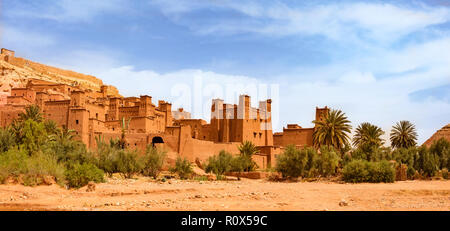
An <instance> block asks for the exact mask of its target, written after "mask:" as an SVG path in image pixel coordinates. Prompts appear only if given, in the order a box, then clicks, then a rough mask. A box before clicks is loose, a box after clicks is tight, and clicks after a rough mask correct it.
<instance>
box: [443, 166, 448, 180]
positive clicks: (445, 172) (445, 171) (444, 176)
mask: <svg viewBox="0 0 450 231" xmlns="http://www.w3.org/2000/svg"><path fill="white" fill-rule="evenodd" d="M442 178H444V179H446V180H448V169H446V168H444V169H442Z"/></svg>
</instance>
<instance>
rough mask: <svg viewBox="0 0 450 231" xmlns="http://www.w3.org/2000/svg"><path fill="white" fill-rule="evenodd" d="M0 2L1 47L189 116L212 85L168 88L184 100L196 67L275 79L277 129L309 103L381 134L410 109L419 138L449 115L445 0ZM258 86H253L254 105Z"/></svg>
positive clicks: (243, 79)
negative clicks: (342, 114)
mask: <svg viewBox="0 0 450 231" xmlns="http://www.w3.org/2000/svg"><path fill="white" fill-rule="evenodd" d="M299 2H301V3H299ZM0 7H1V8H0V10H1V11H2V13H1V14H0V17H1V37H0V38H1V40H0V42H1V46H2V47H6V48H9V49H13V50H15V51H16V54H17V56H22V57H26V58H29V59H32V60H35V61H39V62H42V63H46V64H50V65H55V66H58V67H62V68H68V69H73V70H76V71H79V72H82V73H87V74H93V75H95V76H97V77H99V78H101V79H103V81H104V82H105V83H107V84H112V85H115V86H117V87H118V88H119V90H120V91H121V92H122V93H123V94H124V95H126V96H131V95H139V94H149V95H152V96H153V97H154V102H156V100H158V99H166V100H169V101H171V102H172V103H173V104H174V107H178V106H183V107H185V108H186V109H187V110H190V111H192V112H193V113H194V115H195V116H197V117H202V118H205V119H207V118H208V116H209V110H208V107H209V104H208V103H210V98H213V97H214V96H217V94H216V93H213V94H210V95H207V96H203V95H202V96H201V97H199V98H197V100H201V101H203V102H204V105H202V106H198V105H197V106H196V105H195V103H189V102H188V101H189V100H186V99H185V98H186V97H180V96H179V94H178V93H179V91H182V90H180V89H185V88H184V87H186V86H190V87H191V90H190V91H189V92H190V93H189V96H191V97H190V98H191V99H194V98H195V94H196V90H195V88H194V87H193V85H195V81H196V80H195V79H196V78H201V79H202V81H203V82H204V84H203V86H205V85H206V86H209V85H211V84H213V85H214V86H229V85H231V86H233V85H236V84H244V85H245V84H278V86H279V92H278V95H279V97H278V100H276V101H275V102H277V105H276V107H278V108H277V110H279V113H278V118H277V121H275V123H274V130H276V131H279V130H281V129H282V127H283V126H285V125H286V124H287V123H299V124H300V125H301V126H303V127H310V126H312V124H311V121H312V119H313V118H314V109H315V107H316V106H320V107H322V106H325V105H328V106H329V107H332V108H337V109H341V110H343V111H344V112H346V114H347V115H348V117H349V119H350V120H351V121H352V122H353V126H354V127H356V126H357V125H358V124H359V123H361V122H366V121H367V122H371V123H374V124H376V125H378V126H381V127H382V128H383V129H384V130H385V132H386V136H385V137H386V138H387V134H388V133H389V131H390V127H391V126H392V125H393V124H394V123H395V122H396V121H399V120H410V121H412V122H413V123H415V124H416V126H417V129H418V131H419V141H420V143H422V142H424V141H425V140H426V139H427V138H428V137H429V136H431V135H432V134H433V133H434V131H436V130H437V129H439V128H441V127H443V126H444V125H446V124H448V123H450V120H449V118H450V52H449V51H450V4H449V3H448V1H443V0H430V1H366V2H364V1H261V0H260V1H237V0H236V1H206V0H205V1H196V0H191V1H183V0H174V1H170V0H160V1H159V0H157V1H127V0H110V1H100V0H99V1H90V0H78V1H69V0H59V1H56V0H43V1H31V0H30V1H28V0H23V1H2V3H1V6H0ZM180 83H181V86H180V87H179V88H175V89H174V87H173V86H175V85H177V86H179V85H180ZM208 84H209V85H208ZM206 88H207V89H202V92H203V93H204V92H210V91H212V90H211V89H210V88H209V87H206ZM192 89H194V90H192ZM212 89H214V88H212ZM215 94H216V95H215ZM271 94H272V93H269V95H271ZM274 95H275V94H274ZM219 96H220V94H219ZM263 96H264V94H261V95H258V96H254V100H255V101H254V103H255V104H254V105H255V106H256V99H257V98H260V99H263V98H264V97H263ZM188 98H189V97H188ZM229 100H231V101H233V100H235V99H234V98H230V99H229ZM234 103H236V102H234ZM196 107H200V110H197V109H198V108H196Z"/></svg>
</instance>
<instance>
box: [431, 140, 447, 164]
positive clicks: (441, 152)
mask: <svg viewBox="0 0 450 231" xmlns="http://www.w3.org/2000/svg"><path fill="white" fill-rule="evenodd" d="M429 150H430V152H431V153H433V154H434V155H435V156H436V158H437V159H438V160H439V166H438V167H439V169H444V168H447V169H449V168H450V142H449V141H447V140H446V139H444V138H441V139H439V140H437V141H435V142H433V144H431V146H430V149H429Z"/></svg>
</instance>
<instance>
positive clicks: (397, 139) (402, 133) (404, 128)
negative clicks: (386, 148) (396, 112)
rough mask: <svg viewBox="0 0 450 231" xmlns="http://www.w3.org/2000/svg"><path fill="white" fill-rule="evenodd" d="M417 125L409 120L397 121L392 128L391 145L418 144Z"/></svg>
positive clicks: (404, 146) (409, 145)
mask: <svg viewBox="0 0 450 231" xmlns="http://www.w3.org/2000/svg"><path fill="white" fill-rule="evenodd" d="M416 141H417V132H416V127H415V126H414V124H412V123H411V122H409V121H406V120H402V121H400V122H397V123H396V124H395V126H393V127H392V130H391V146H392V147H393V148H409V147H412V146H415V145H416V144H417V142H416Z"/></svg>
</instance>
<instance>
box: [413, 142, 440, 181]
mask: <svg viewBox="0 0 450 231" xmlns="http://www.w3.org/2000/svg"><path fill="white" fill-rule="evenodd" d="M414 168H415V169H416V170H418V171H419V172H420V173H421V174H422V175H423V176H428V177H432V176H435V175H436V173H437V171H438V170H439V156H437V155H436V154H435V153H432V152H430V150H429V149H428V148H427V147H425V146H421V147H419V148H418V158H417V160H416V161H415V163H414Z"/></svg>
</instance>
